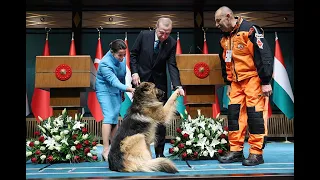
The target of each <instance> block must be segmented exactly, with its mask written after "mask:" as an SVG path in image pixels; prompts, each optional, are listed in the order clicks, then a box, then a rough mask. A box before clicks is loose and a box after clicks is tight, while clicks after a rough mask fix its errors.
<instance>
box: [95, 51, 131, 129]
mask: <svg viewBox="0 0 320 180" xmlns="http://www.w3.org/2000/svg"><path fill="white" fill-rule="evenodd" d="M125 75H126V59H124V60H123V61H122V62H119V61H118V60H117V59H116V58H114V57H113V55H112V53H111V52H110V51H108V52H107V53H106V54H105V55H104V56H103V58H102V59H101V61H100V63H99V66H98V70H97V75H96V84H95V85H96V94H97V99H98V101H99V103H100V106H101V109H102V113H103V116H104V119H103V124H118V117H119V112H120V106H121V103H122V98H121V92H122V91H126V89H127V86H126V85H125Z"/></svg>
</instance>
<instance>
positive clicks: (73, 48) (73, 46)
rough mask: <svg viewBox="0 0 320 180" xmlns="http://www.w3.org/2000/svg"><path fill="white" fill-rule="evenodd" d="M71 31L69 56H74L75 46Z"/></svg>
mask: <svg viewBox="0 0 320 180" xmlns="http://www.w3.org/2000/svg"><path fill="white" fill-rule="evenodd" d="M73 35H74V34H73V32H72V39H71V45H70V50H69V56H75V55H76V54H77V53H76V46H75V45H74V36H73Z"/></svg>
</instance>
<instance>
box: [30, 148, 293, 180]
mask: <svg viewBox="0 0 320 180" xmlns="http://www.w3.org/2000/svg"><path fill="white" fill-rule="evenodd" d="M170 147H171V145H170V144H169V143H167V144H166V146H165V149H166V150H165V155H166V156H168V155H169V151H168V149H169V148H170ZM248 148H249V146H248V144H247V143H246V144H245V148H244V153H245V157H247V156H248ZM151 150H152V151H154V148H153V147H151ZM101 151H102V146H99V147H98V152H99V158H100V159H101V155H100V153H101ZM264 161H265V163H264V164H261V165H258V166H251V167H249V166H242V164H241V163H240V162H239V163H227V164H221V163H219V162H218V161H217V160H197V161H188V163H189V164H190V166H191V168H190V167H189V166H188V165H187V163H186V162H185V161H182V160H174V163H175V164H176V165H177V168H178V170H179V173H176V174H169V173H163V172H152V173H145V172H134V173H120V172H113V171H110V170H109V169H108V162H104V161H100V162H84V163H77V164H70V163H61V164H52V165H48V164H31V162H27V163H26V178H27V179H60V178H61V179H91V180H93V179H97V180H98V179H99V180H100V179H216V178H219V179H222V178H223V179H231V178H232V179H233V178H236V179H237V180H241V179H248V178H250V179H261V180H264V179H272V180H287V179H294V143H293V142H291V143H288V142H268V143H267V144H266V147H265V152H264Z"/></svg>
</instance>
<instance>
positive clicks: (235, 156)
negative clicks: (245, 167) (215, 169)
mask: <svg viewBox="0 0 320 180" xmlns="http://www.w3.org/2000/svg"><path fill="white" fill-rule="evenodd" d="M243 160H244V156H243V151H230V152H227V154H225V155H224V156H218V161H219V162H221V163H233V162H242V161H243Z"/></svg>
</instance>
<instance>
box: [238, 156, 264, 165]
mask: <svg viewBox="0 0 320 180" xmlns="http://www.w3.org/2000/svg"><path fill="white" fill-rule="evenodd" d="M263 163H264V160H263V156H262V154H251V153H250V154H249V157H248V158H247V159H245V160H243V161H242V165H244V166H255V165H259V164H263Z"/></svg>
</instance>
